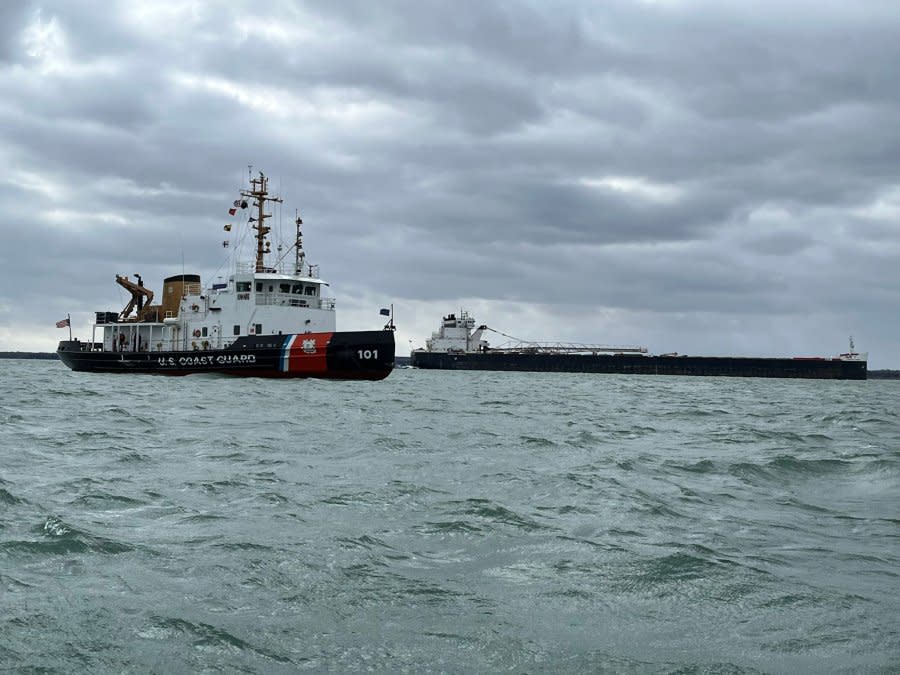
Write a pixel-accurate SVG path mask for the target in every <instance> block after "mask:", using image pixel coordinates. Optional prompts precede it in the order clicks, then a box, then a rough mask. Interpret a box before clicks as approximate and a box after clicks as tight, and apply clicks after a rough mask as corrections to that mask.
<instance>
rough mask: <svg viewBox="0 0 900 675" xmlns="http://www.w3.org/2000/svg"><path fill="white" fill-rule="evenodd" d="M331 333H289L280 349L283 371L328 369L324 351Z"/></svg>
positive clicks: (312, 372)
mask: <svg viewBox="0 0 900 675" xmlns="http://www.w3.org/2000/svg"><path fill="white" fill-rule="evenodd" d="M330 340H331V333H304V334H302V335H289V336H287V337H286V338H285V341H284V346H283V347H282V349H281V362H280V364H279V366H280V370H281V372H283V373H297V374H321V373H324V372H326V371H327V370H328V362H327V360H326V351H327V348H328V343H329V341H330Z"/></svg>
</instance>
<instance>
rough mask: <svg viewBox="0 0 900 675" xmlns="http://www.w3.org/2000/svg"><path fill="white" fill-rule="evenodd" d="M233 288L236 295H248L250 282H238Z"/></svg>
mask: <svg viewBox="0 0 900 675" xmlns="http://www.w3.org/2000/svg"><path fill="white" fill-rule="evenodd" d="M234 287H235V290H236V291H237V292H238V293H249V292H250V282H249V281H238V282H237V283H236V284H235V285H234Z"/></svg>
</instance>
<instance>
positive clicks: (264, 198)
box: [241, 171, 284, 272]
mask: <svg viewBox="0 0 900 675" xmlns="http://www.w3.org/2000/svg"><path fill="white" fill-rule="evenodd" d="M268 186H269V179H268V178H266V176H265V174H263V172H262V171H260V172H259V178H251V179H250V189H249V190H241V195H242V196H244V197H249V198H250V199H254V200H255V202H254V204H253V206H255V207H256V217H255V218H250V222H252V223H254V224H253V229H254V230H256V235H255V236H256V271H257V272H265V271H266V265H265V254H266V253H270V252H271V247H270V244H269V240H268V239H267V235H268V234H269V232H271V231H272V228H271V227H268V226H267V225H266V224H265V220H266V218H271V217H272V214H271V213H265V206H266V202H274V203H276V204H280V203H281V202H282V201H284V200H283V199H281V197H270V196H269V190H268Z"/></svg>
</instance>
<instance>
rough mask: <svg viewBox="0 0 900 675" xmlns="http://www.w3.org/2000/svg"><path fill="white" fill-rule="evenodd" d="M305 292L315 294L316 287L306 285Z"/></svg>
mask: <svg viewBox="0 0 900 675" xmlns="http://www.w3.org/2000/svg"><path fill="white" fill-rule="evenodd" d="M306 294H307V295H315V294H316V287H315V286H307V287H306Z"/></svg>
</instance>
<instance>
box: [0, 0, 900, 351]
mask: <svg viewBox="0 0 900 675" xmlns="http://www.w3.org/2000/svg"><path fill="white" fill-rule="evenodd" d="M78 4H79V3H64V2H43V3H42V2H33V3H18V4H16V5H15V7H13V8H8V7H5V6H4V7H2V8H0V21H2V22H3V25H4V26H5V28H6V30H5V31H4V33H3V34H2V35H0V125H2V126H0V128H2V130H3V131H2V135H0V158H2V159H3V161H4V165H5V167H6V171H5V172H4V177H3V178H2V179H0V197H2V199H3V204H4V205H5V208H4V209H3V211H2V215H0V229H2V232H3V237H4V244H3V246H2V250H3V251H4V255H3V263H4V264H3V267H2V272H0V274H2V275H3V278H2V283H0V351H4V350H10V349H47V350H50V349H53V348H54V345H55V341H56V339H58V338H59V334H58V333H57V332H54V330H55V329H53V323H54V321H55V320H56V319H58V318H60V315H63V316H64V315H65V314H66V313H67V312H68V313H71V314H72V316H73V324H74V325H75V326H76V330H82V331H83V330H87V324H88V320H89V317H90V316H91V312H93V311H95V310H101V309H119V308H120V307H119V305H120V304H121V305H124V302H125V300H127V298H122V297H120V294H119V291H118V290H117V287H116V286H115V284H114V283H113V281H114V274H116V273H120V274H123V273H124V274H133V273H134V272H140V273H141V274H142V275H143V276H144V278H145V280H146V281H147V282H148V283H149V284H150V285H151V286H152V285H159V284H161V280H162V278H163V277H165V276H168V275H169V274H172V273H174V272H177V271H180V270H181V265H182V260H184V261H185V264H186V265H187V266H188V267H190V268H191V269H192V270H195V271H198V272H200V273H201V274H203V276H204V278H207V279H208V278H210V277H211V276H215V275H217V274H224V273H225V272H224V271H223V270H227V264H228V261H229V258H228V254H229V252H230V250H231V249H228V250H225V249H223V248H222V246H221V240H222V225H223V224H224V223H225V222H227V213H226V209H227V207H228V205H229V204H230V202H231V200H232V199H233V198H234V197H235V196H236V191H237V190H238V189H239V187H240V186H241V182H242V181H246V175H247V165H248V164H252V165H254V166H256V167H258V168H260V169H263V170H264V171H266V173H267V174H268V175H269V176H271V177H272V185H273V186H274V187H275V188H276V189H279V190H280V191H281V192H282V193H283V194H284V196H285V198H286V203H285V207H284V210H283V211H284V212H283V217H282V219H283V223H285V224H287V225H289V224H290V222H291V221H292V219H293V214H294V208H299V209H301V211H302V213H303V216H304V220H305V221H306V223H307V224H306V231H305V235H306V236H305V241H306V244H307V247H308V251H309V255H310V257H311V258H312V259H313V261H314V262H319V263H320V264H321V265H322V274H323V276H324V277H325V278H326V279H327V280H329V281H330V282H331V283H332V287H333V289H334V292H335V295H336V296H337V299H338V302H339V315H338V325H339V328H343V329H357V328H371V327H374V326H377V325H380V324H379V320H378V316H377V313H378V308H379V307H381V306H384V305H386V304H388V303H393V304H394V306H395V309H396V312H397V315H398V323H399V325H400V330H399V332H398V341H399V347H400V353H404V352H405V345H406V343H407V342H409V341H412V342H413V343H414V344H416V345H421V344H423V343H424V339H425V338H426V337H427V336H428V335H429V334H430V332H431V331H432V330H434V329H435V328H436V327H437V323H438V320H439V319H440V316H441V315H442V314H444V313H447V312H450V311H456V310H458V309H460V308H462V307H465V308H468V309H469V310H470V311H471V312H472V313H473V314H476V319H477V320H478V321H479V322H486V323H487V324H488V325H490V326H492V327H495V328H497V329H498V330H501V331H503V332H506V333H509V334H513V335H517V336H519V337H522V338H526V339H546V340H554V341H558V340H559V341H561V340H572V341H579V342H617V343H622V342H627V343H633V344H641V345H645V346H648V347H649V348H650V349H651V351H657V352H665V351H679V352H682V353H694V354H699V353H706V354H734V353H740V354H780V355H784V354H833V353H837V352H838V351H842V350H843V348H844V347H845V344H846V337H847V335H849V334H850V333H853V334H854V335H855V336H856V339H857V344H858V346H860V347H862V348H864V349H868V350H869V351H870V352H871V360H870V367H894V368H900V347H898V346H897V343H896V340H895V338H894V336H895V335H897V334H898V329H900V320H898V318H897V315H898V312H897V308H898V300H900V292H898V276H900V272H898V269H900V264H898V263H900V244H898V234H900V232H898V214H900V181H898V175H900V161H898V159H900V126H898V125H897V124H896V120H897V119H898V107H900V86H898V84H897V81H898V80H897V77H896V69H897V66H896V64H897V63H900V42H898V41H897V40H896V39H895V38H896V35H897V34H900V9H895V8H894V6H893V5H891V4H889V3H882V2H877V1H875V0H872V1H871V2H863V3H857V4H854V5H852V6H851V5H848V4H847V3H838V2H824V3H823V2H816V3H812V2H793V3H781V2H770V1H763V2H757V3H753V4H752V5H746V3H737V2H733V3H732V2H725V3H723V2H712V1H711V0H710V1H707V2H690V3H688V2H678V1H677V0H669V1H662V0H660V1H657V2H650V1H644V2H640V1H637V0H634V1H625V0H613V1H611V2H604V3H596V2H577V1H574V0H573V1H570V2H525V1H522V2H503V3H468V4H466V5H464V6H463V7H462V8H461V7H460V6H458V5H452V4H448V3H438V2H427V1H426V2H416V3H411V2H390V1H389V2H381V3H370V2H341V3H332V2H302V3H301V2H275V3H267V6H266V7H265V8H260V7H259V6H258V3H249V2H231V3H227V4H216V3H192V2H158V1H155V2H146V3H136V2H127V3H126V2H120V3H115V2H114V3H107V4H104V5H102V6H100V5H97V6H96V7H93V8H86V7H85V6H77V5H78ZM260 12H262V13H263V14H262V16H260ZM289 230H290V227H287V226H286V227H285V228H284V232H285V236H287V234H288V231H289ZM173 270H174V271H173ZM494 341H495V342H497V341H499V340H494Z"/></svg>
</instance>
